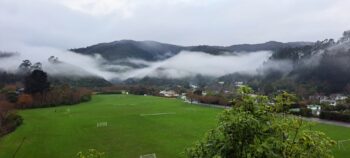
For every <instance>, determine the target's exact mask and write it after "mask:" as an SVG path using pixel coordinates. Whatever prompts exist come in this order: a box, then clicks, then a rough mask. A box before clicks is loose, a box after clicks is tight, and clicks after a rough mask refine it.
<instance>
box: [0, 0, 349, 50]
mask: <svg viewBox="0 0 350 158" xmlns="http://www.w3.org/2000/svg"><path fill="white" fill-rule="evenodd" d="M349 7H350V1H349V0H0V43H1V44H2V45H4V44H12V43H25V44H29V45H34V46H48V47H56V48H64V49H66V48H76V47H82V46H87V45H91V44H95V43H100V42H110V41H115V40H120V39H133V40H155V41H160V42H166V43H173V44H180V45H197V44H209V45H231V44H238V43H259V42H266V41H269V40H276V41H282V42H288V41H315V40H322V39H325V38H339V37H340V36H341V34H342V32H343V31H345V30H348V29H350V9H349ZM0 46H1V45H0ZM1 49H2V48H0V50H1Z"/></svg>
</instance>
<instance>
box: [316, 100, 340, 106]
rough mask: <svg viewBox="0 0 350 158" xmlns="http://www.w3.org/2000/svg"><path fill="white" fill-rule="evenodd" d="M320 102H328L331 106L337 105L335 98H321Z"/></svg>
mask: <svg viewBox="0 0 350 158" xmlns="http://www.w3.org/2000/svg"><path fill="white" fill-rule="evenodd" d="M320 103H321V104H328V105H331V106H337V101H336V100H333V99H321V100H320Z"/></svg>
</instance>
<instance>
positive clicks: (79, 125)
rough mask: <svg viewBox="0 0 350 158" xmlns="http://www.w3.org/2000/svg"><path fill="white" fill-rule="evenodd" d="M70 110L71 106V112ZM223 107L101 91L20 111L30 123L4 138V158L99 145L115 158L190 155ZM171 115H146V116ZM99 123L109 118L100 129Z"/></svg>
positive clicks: (44, 156) (61, 154)
mask: <svg viewBox="0 0 350 158" xmlns="http://www.w3.org/2000/svg"><path fill="white" fill-rule="evenodd" d="M68 109H70V110H68ZM220 111H221V109H215V108H203V107H199V106H195V105H190V104H186V103H183V102H182V101H180V100H176V99H166V98H159V97H151V96H147V97H145V96H132V95H129V96H126V95H97V96H94V97H93V100H92V101H91V102H88V103H83V104H81V105H75V106H64V107H56V108H44V109H33V110H24V111H20V114H21V115H22V116H23V118H24V124H23V125H21V126H20V127H19V128H18V129H17V130H16V131H15V132H14V133H12V134H9V135H7V136H6V137H4V138H3V139H1V140H0V158H11V157H12V156H13V154H14V153H15V150H16V148H17V147H18V146H19V144H20V142H21V141H22V140H23V138H26V139H25V140H24V143H23V145H22V147H21V148H20V149H19V151H18V153H17V156H16V157H17V158H55V157H56V158H70V157H75V155H76V153H77V152H79V151H82V150H87V149H89V148H95V149H98V150H99V151H103V152H105V153H106V157H109V158H138V157H139V156H140V155H141V154H149V153H156V155H157V157H159V158H172V157H184V156H185V155H184V153H183V151H184V149H185V148H186V147H188V146H190V145H191V144H192V143H193V142H194V141H195V140H198V139H200V138H201V137H203V135H204V133H205V132H206V131H207V130H208V129H210V128H212V127H214V126H215V124H216V122H217V114H218V113H219V112H220ZM154 113H171V114H168V115H154V116H152V115H150V116H140V114H154ZM97 122H108V126H107V127H100V128H97V127H96V124H97Z"/></svg>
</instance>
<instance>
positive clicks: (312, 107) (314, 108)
mask: <svg viewBox="0 0 350 158" xmlns="http://www.w3.org/2000/svg"><path fill="white" fill-rule="evenodd" d="M307 108H308V109H310V110H311V113H312V115H316V116H318V115H320V113H321V105H315V104H311V105H307Z"/></svg>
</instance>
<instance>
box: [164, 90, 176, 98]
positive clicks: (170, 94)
mask: <svg viewBox="0 0 350 158" xmlns="http://www.w3.org/2000/svg"><path fill="white" fill-rule="evenodd" d="M159 94H161V95H163V96H165V97H178V96H179V94H178V93H176V92H175V91H174V90H162V91H160V92H159Z"/></svg>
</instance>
